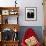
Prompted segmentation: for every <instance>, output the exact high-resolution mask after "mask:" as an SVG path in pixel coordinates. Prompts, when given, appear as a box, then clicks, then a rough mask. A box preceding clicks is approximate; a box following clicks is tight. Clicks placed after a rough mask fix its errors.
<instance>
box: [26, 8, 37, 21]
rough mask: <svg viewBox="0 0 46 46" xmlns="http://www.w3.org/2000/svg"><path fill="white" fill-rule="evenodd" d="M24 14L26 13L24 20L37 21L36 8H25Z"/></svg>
mask: <svg viewBox="0 0 46 46" xmlns="http://www.w3.org/2000/svg"><path fill="white" fill-rule="evenodd" d="M25 12H26V14H25V19H26V20H27V21H36V20H37V8H36V7H26V8H25Z"/></svg>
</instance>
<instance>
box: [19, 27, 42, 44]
mask: <svg viewBox="0 0 46 46" xmlns="http://www.w3.org/2000/svg"><path fill="white" fill-rule="evenodd" d="M28 28H32V29H33V30H34V31H35V32H36V34H37V37H38V39H39V41H40V42H41V43H42V42H43V36H42V26H21V27H20V31H19V39H20V42H21V40H22V38H23V36H24V33H25V31H26V30H27V29H28Z"/></svg>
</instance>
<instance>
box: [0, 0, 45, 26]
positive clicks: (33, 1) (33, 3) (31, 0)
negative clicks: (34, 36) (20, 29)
mask: <svg viewBox="0 0 46 46" xmlns="http://www.w3.org/2000/svg"><path fill="white" fill-rule="evenodd" d="M14 1H15V0H0V6H15V3H14ZM17 1H18V5H19V15H20V16H19V24H20V26H43V17H44V16H43V6H42V2H43V1H42V0H21V1H20V0H17ZM25 7H36V8H37V21H25Z"/></svg>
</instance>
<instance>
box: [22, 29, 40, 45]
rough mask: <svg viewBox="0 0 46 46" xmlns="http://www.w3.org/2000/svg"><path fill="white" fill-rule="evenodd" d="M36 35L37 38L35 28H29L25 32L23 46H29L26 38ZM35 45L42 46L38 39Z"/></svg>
mask: <svg viewBox="0 0 46 46" xmlns="http://www.w3.org/2000/svg"><path fill="white" fill-rule="evenodd" d="M32 36H34V37H35V38H36V39H37V35H36V33H35V32H34V31H33V29H31V28H28V29H27V30H26V32H25V34H24V37H23V38H22V42H21V46H27V45H26V43H25V40H26V39H28V38H29V37H32ZM37 41H38V40H37ZM35 46H41V44H40V42H39V41H38V42H37V44H36V45H35Z"/></svg>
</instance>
